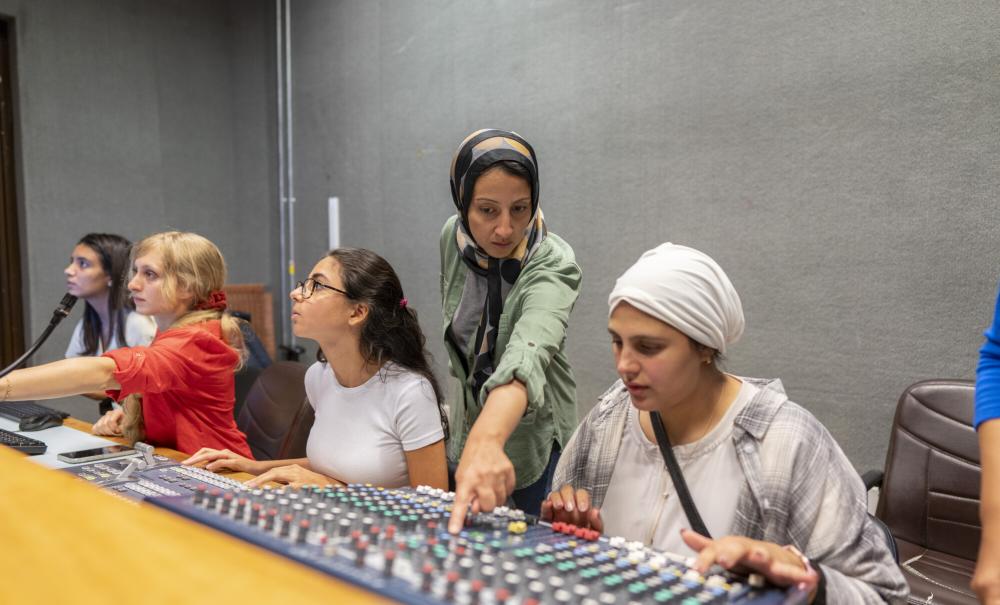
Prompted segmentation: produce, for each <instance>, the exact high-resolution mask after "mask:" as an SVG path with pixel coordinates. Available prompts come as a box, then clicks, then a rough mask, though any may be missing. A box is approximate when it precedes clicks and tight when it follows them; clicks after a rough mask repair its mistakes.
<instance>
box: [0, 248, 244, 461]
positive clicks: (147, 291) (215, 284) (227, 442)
mask: <svg viewBox="0 0 1000 605" xmlns="http://www.w3.org/2000/svg"><path fill="white" fill-rule="evenodd" d="M131 258H132V273H133V276H132V279H131V280H130V281H129V283H128V289H129V292H130V293H131V295H132V300H133V302H134V303H135V308H136V310H137V311H138V312H139V313H142V314H144V315H149V316H151V317H152V318H153V319H154V320H155V321H156V325H157V327H158V332H157V334H156V338H155V339H153V342H152V343H151V344H150V345H149V346H148V347H146V346H136V347H122V348H118V349H115V350H112V351H106V352H105V353H104V354H103V355H101V356H100V357H77V358H72V359H64V360H61V361H56V362H52V363H48V364H45V365H41V366H37V367H33V368H27V369H23V370H17V371H15V372H12V373H11V374H9V375H8V376H7V377H6V378H4V379H3V380H0V401H7V400H10V401H17V400H24V399H51V398H54V397H65V396H67V395H75V394H78V393H88V392H91V391H96V390H104V391H106V392H107V393H108V394H109V395H110V396H111V397H112V398H114V399H115V400H119V401H121V402H122V403H123V407H124V409H123V410H112V411H110V412H108V413H107V414H105V415H104V416H103V417H102V418H101V419H100V420H99V421H98V422H97V424H95V425H94V432H95V433H97V434H99V435H122V436H124V437H125V438H126V439H127V440H128V441H130V442H135V441H139V440H142V441H145V442H147V443H150V444H152V445H156V446H162V447H169V448H173V449H176V450H179V451H181V452H185V453H188V454H191V453H193V452H195V451H197V450H198V449H199V448H201V447H203V446H206V445H208V446H210V447H217V448H227V449H229V450H232V451H236V452H240V453H241V454H243V455H246V456H251V455H252V454H251V453H250V447H249V446H248V445H247V441H246V436H245V435H244V434H243V433H242V432H240V430H239V429H238V428H237V427H236V421H235V420H234V419H233V407H234V405H235V395H234V380H233V373H234V371H235V370H236V369H237V368H238V367H239V366H240V365H241V363H242V360H243V359H244V357H245V350H244V346H243V336H242V333H241V332H240V329H239V325H238V323H237V320H236V319H235V318H233V317H232V316H231V315H229V314H228V313H227V312H226V295H225V293H224V292H223V291H222V286H223V284H224V283H225V280H226V264H225V261H224V260H223V258H222V253H221V252H219V249H218V248H217V247H216V246H215V244H213V243H212V242H210V241H208V240H207V239H205V238H204V237H202V236H200V235H197V234H194V233H182V232H178V231H170V232H166V233H158V234H155V235H151V236H149V237H147V238H146V239H144V240H142V241H141V242H139V243H138V244H137V245H136V246H134V248H133V250H132V254H131Z"/></svg>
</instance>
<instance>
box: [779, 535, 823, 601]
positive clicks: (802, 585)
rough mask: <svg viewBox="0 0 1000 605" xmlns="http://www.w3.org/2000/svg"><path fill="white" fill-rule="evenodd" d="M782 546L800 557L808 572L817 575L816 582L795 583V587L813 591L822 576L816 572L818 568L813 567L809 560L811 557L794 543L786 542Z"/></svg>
mask: <svg viewBox="0 0 1000 605" xmlns="http://www.w3.org/2000/svg"><path fill="white" fill-rule="evenodd" d="M782 548H784V549H785V550H787V551H788V552H790V553H792V554H793V555H795V556H796V557H798V558H799V560H800V561H802V565H803V566H804V567H805V568H806V573H808V574H813V576H815V577H816V582H799V583H798V584H796V585H795V587H796V588H798V589H799V590H805V591H807V592H812V590H813V589H814V588H816V586H817V584H818V583H819V582H818V581H819V577H820V576H819V574H818V573H817V572H816V570H815V569H813V566H812V562H811V561H810V560H809V557H807V556H805V555H804V554H802V551H801V550H799V549H798V548H795V546H794V545H793V544H786V545H784V546H782Z"/></svg>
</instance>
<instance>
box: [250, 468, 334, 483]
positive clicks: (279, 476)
mask: <svg viewBox="0 0 1000 605" xmlns="http://www.w3.org/2000/svg"><path fill="white" fill-rule="evenodd" d="M271 481H274V482H275V483H285V484H288V485H289V486H291V487H302V486H304V485H344V483H342V482H340V481H337V480H336V479H331V478H330V477H327V476H326V475H322V474H320V473H317V472H314V471H311V470H309V469H307V468H305V467H303V466H301V465H298V464H289V465H288V466H279V467H277V468H272V469H271V470H269V471H267V472H266V473H263V474H261V475H258V476H257V477H255V478H253V479H251V480H250V481H247V482H246V486H247V487H259V486H261V485H265V484H267V483H269V482H271Z"/></svg>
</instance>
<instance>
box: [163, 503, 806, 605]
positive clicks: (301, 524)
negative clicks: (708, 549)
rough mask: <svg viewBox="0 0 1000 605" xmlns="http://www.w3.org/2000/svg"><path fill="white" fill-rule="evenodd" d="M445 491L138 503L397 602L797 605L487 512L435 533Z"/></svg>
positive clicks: (639, 552)
mask: <svg viewBox="0 0 1000 605" xmlns="http://www.w3.org/2000/svg"><path fill="white" fill-rule="evenodd" d="M453 497H454V494H452V493H450V492H443V491H441V490H437V489H433V488H425V487H421V488H418V489H416V490H413V489H408V488H407V489H384V488H378V487H371V486H367V485H350V486H347V487H306V488H302V489H291V488H279V489H254V490H244V491H240V492H234V491H227V490H222V489H218V488H206V487H204V486H201V487H197V488H196V489H195V491H194V493H193V494H191V495H187V496H183V497H176V498H170V497H167V498H153V499H150V502H152V503H154V504H155V505H156V506H160V507H163V508H166V509H168V510H170V511H173V512H175V513H177V514H180V515H182V516H185V517H187V518H189V519H193V520H195V521H198V522H200V523H204V524H206V525H208V526H211V527H213V528H215V529H218V530H221V531H223V532H226V533H228V534H231V535H233V536H236V537H238V538H241V539H243V540H246V541H248V542H251V543H253V544H256V545H258V546H261V547H263V548H266V549H269V550H271V551H274V552H276V553H278V554H280V555H283V556H286V557H289V558H291V559H294V560H296V561H299V562H301V563H304V564H306V565H309V566H311V567H313V568H315V569H318V570H321V571H323V572H326V573H328V574H331V575H333V576H336V577H338V578H341V579H344V580H347V581H350V582H353V583H356V584H359V585H361V586H363V587H365V588H368V589H369V590H372V591H375V592H378V593H380V594H382V595H385V596H387V597H390V598H392V599H395V600H397V601H400V602H404V603H410V604H414V605H439V604H441V603H459V604H470V605H474V604H482V605H505V604H509V605H537V604H539V603H558V604H563V603H574V604H577V603H579V604H583V605H629V604H631V603H680V604H684V605H697V604H705V603H708V604H721V603H736V604H745V605H751V604H752V605H776V604H789V603H797V602H800V600H801V599H802V598H803V597H804V595H803V594H802V593H800V592H797V591H789V592H787V593H786V592H784V591H782V590H779V589H776V588H768V587H759V586H752V585H751V584H750V583H748V582H747V581H746V579H740V578H737V577H735V576H732V575H729V574H728V573H724V572H721V571H720V572H719V573H711V574H709V575H707V576H703V575H701V574H699V573H698V572H696V571H695V570H693V569H691V568H690V567H689V566H688V565H687V564H686V563H685V561H686V560H685V559H684V558H683V557H680V556H677V555H672V554H668V553H662V552H658V551H654V550H651V549H649V548H646V547H644V546H643V545H642V544H639V543H632V542H627V541H625V540H624V539H622V538H604V537H600V536H598V535H597V533H596V532H592V531H589V530H586V529H582V528H577V527H574V526H572V525H569V524H563V523H553V524H549V523H544V522H538V521H537V520H536V519H534V518H532V517H530V516H526V515H525V514H524V513H523V512H522V511H519V510H513V509H507V508H504V507H501V508H498V509H496V510H494V511H493V512H491V513H481V514H470V516H469V519H468V523H467V526H466V528H465V529H464V530H463V531H462V532H461V533H460V534H459V535H455V536H453V535H451V534H449V533H448V532H447V531H446V530H445V525H446V523H447V519H448V515H449V512H450V510H451V502H452V499H453Z"/></svg>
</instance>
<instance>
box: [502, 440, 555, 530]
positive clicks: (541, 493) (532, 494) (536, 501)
mask: <svg viewBox="0 0 1000 605" xmlns="http://www.w3.org/2000/svg"><path fill="white" fill-rule="evenodd" d="M561 453H562V450H560V449H559V444H558V443H553V444H552V453H551V454H549V463H548V465H546V467H545V470H544V471H542V476H541V477H539V478H538V481H535V482H534V483H532V484H531V485H529V486H527V487H522V488H521V489H518V490H514V493H513V494H511V495H510V497H511V499H512V500H513V501H514V506H516V507H517V508H519V509H521V510H523V511H524V512H526V513H528V514H529V515H538V514H539V513H540V512H541V510H542V502H543V501H544V500H545V498H546V497H547V496H548V495H549V492H551V491H552V475H553V474H554V473H555V472H556V464H558V463H559V454H561Z"/></svg>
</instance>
